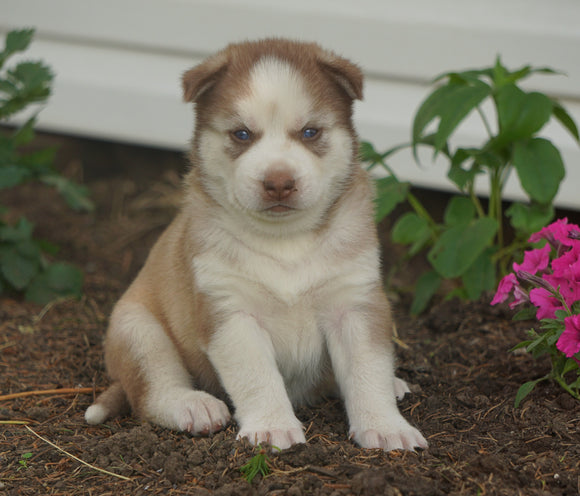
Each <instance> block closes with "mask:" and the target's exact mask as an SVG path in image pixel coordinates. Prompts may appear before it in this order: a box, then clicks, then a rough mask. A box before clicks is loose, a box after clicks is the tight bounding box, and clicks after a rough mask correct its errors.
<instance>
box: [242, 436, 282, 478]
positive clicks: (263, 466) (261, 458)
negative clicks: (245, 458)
mask: <svg viewBox="0 0 580 496" xmlns="http://www.w3.org/2000/svg"><path fill="white" fill-rule="evenodd" d="M273 448H274V449H278V448H276V447H273ZM257 449H258V453H257V454H256V455H254V456H253V457H252V458H250V461H249V462H248V463H246V464H245V465H243V466H242V467H240V472H241V473H242V476H243V477H244V479H246V480H247V481H248V482H249V483H250V484H251V483H252V481H253V480H254V477H256V475H258V474H262V477H265V476H267V475H268V474H269V473H270V464H269V463H270V459H269V458H268V453H267V451H266V449H265V448H262V446H261V445H258V446H257Z"/></svg>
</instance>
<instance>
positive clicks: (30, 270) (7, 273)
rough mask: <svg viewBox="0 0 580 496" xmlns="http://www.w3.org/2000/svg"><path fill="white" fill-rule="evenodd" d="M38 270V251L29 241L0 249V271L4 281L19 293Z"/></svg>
mask: <svg viewBox="0 0 580 496" xmlns="http://www.w3.org/2000/svg"><path fill="white" fill-rule="evenodd" d="M39 268H40V250H39V249H38V247H37V246H36V245H35V244H34V243H32V242H30V241H22V242H20V243H18V244H16V245H13V246H10V245H9V246H3V247H2V248H0V271H1V272H2V275H3V277H4V279H5V280H6V281H7V282H8V283H9V284H10V285H11V286H12V287H13V288H14V289H16V290H18V291H21V290H23V289H24V288H26V286H28V284H29V283H30V281H31V280H32V279H33V278H34V276H35V275H36V274H37V273H38V270H39Z"/></svg>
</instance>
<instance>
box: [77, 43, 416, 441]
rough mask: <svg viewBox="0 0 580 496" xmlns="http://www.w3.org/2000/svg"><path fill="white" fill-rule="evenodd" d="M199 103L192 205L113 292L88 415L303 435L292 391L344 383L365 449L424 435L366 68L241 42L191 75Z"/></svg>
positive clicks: (193, 428) (332, 388) (304, 50)
mask: <svg viewBox="0 0 580 496" xmlns="http://www.w3.org/2000/svg"><path fill="white" fill-rule="evenodd" d="M183 93H184V98H185V100H186V101H188V102H193V103H195V107H196V117H195V133H194V137H193V141H192V147H191V152H190V157H189V158H190V162H191V169H190V171H189V172H188V174H187V176H186V177H185V181H184V183H185V184H184V198H183V204H182V207H181V210H180V213H179V214H178V215H177V217H176V218H175V220H174V221H173V222H172V224H171V225H170V226H169V227H168V228H167V230H166V231H165V233H164V234H163V235H162V236H161V238H160V239H159V241H158V242H157V243H156V244H155V246H154V247H153V249H152V251H151V253H150V255H149V258H148V259H147V262H146V264H145V266H144V267H143V269H142V270H141V272H140V273H139V275H138V276H137V278H136V279H135V281H134V282H133V284H132V285H131V286H130V287H129V289H128V290H127V292H126V293H125V294H124V295H123V297H122V298H121V300H120V301H119V302H118V303H117V305H116V306H115V308H114V310H113V313H112V316H111V320H110V326H109V329H108V332H107V336H106V339H105V361H106V367H107V371H108V373H109V375H110V377H111V380H112V385H111V386H110V387H109V389H108V390H107V391H105V392H104V393H103V394H102V395H101V396H100V397H99V398H98V399H97V400H96V402H95V403H94V404H93V405H92V406H90V407H89V409H88V410H87V412H86V420H87V422H89V423H90V424H98V423H102V422H104V421H105V420H106V419H107V418H110V417H112V416H116V415H119V414H121V413H124V412H128V411H129V410H132V411H133V412H134V413H135V414H136V415H138V416H140V417H141V418H144V419H147V420H149V421H151V422H154V423H156V424H159V425H161V426H164V427H167V428H170V429H176V430H182V431H188V432H190V433H192V434H194V435H207V434H211V433H213V432H216V431H218V430H220V429H222V428H224V426H226V424H228V422H229V421H230V412H229V409H228V406H227V405H226V403H225V402H224V400H225V401H229V402H230V404H231V405H233V408H234V415H235V419H236V421H237V423H238V426H239V433H238V438H248V439H249V440H250V441H251V442H252V443H260V442H268V443H270V444H272V445H274V446H277V447H279V448H281V449H284V448H288V447H290V446H292V445H293V444H296V443H304V442H305V441H306V440H305V436H304V430H303V427H302V425H301V423H300V421H299V420H298V419H297V418H296V416H295V414H294V411H293V405H299V404H305V403H306V404H310V403H313V402H315V401H316V400H317V399H319V398H321V397H323V396H325V395H331V394H340V395H341V396H342V398H343V399H344V402H345V406H346V411H347V414H348V419H349V422H350V434H351V437H352V438H353V439H354V440H355V441H356V442H357V443H358V444H359V445H360V446H362V447H364V448H382V449H383V450H393V449H408V450H412V449H414V448H417V447H419V448H426V447H427V442H426V441H425V439H424V437H423V436H422V435H421V434H420V433H419V431H417V430H416V429H415V428H413V427H411V426H410V425H409V423H407V421H406V420H405V419H404V418H403V417H402V415H401V414H400V413H399V411H398V409H397V405H396V398H397V396H403V395H404V394H405V392H406V391H408V389H406V384H405V383H404V381H402V380H400V379H397V378H395V376H394V365H393V346H392V342H391V329H392V328H393V322H392V317H391V312H390V308H389V304H388V302H387V299H386V297H385V294H384V292H383V290H382V285H381V276H380V270H379V247H378V242H377V237H376V232H375V225H374V222H373V203H372V197H373V191H372V187H371V183H370V180H369V178H368V177H367V174H366V173H365V172H364V171H363V169H362V168H361V167H360V165H359V163H358V162H357V149H358V143H357V136H356V133H355V131H354V128H353V122H352V106H353V105H352V104H353V101H354V100H356V99H360V98H361V97H362V74H361V71H360V70H359V69H358V68H357V67H356V66H355V65H353V64H352V63H350V62H349V61H347V60H345V59H343V58H341V57H338V56H336V55H335V54H333V53H331V52H328V51H326V50H323V49H322V48H320V47H319V46H318V45H316V44H305V43H298V42H292V41H286V40H280V39H269V40H263V41H258V42H248V43H241V44H235V45H230V46H228V47H227V48H226V49H225V50H223V51H221V52H219V53H218V54H217V55H214V56H213V57H210V58H209V59H207V60H206V61H205V62H203V63H201V64H200V65H198V66H197V67H194V68H193V69H191V70H190V71H188V72H186V73H185V74H184V76H183Z"/></svg>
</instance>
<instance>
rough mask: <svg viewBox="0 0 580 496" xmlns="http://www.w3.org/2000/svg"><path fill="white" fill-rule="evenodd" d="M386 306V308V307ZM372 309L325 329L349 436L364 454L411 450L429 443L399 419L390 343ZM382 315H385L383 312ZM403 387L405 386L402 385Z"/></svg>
mask: <svg viewBox="0 0 580 496" xmlns="http://www.w3.org/2000/svg"><path fill="white" fill-rule="evenodd" d="M385 304H386V303H385ZM375 310H377V311H378V314H379V315H383V314H384V313H385V312H384V311H381V308H378V309H373V308H372V305H369V306H368V307H367V308H363V309H354V308H353V309H347V310H344V309H342V310H341V311H337V312H336V314H335V315H334V316H332V318H331V319H330V321H329V322H328V323H327V325H325V334H326V338H327V343H328V349H329V353H330V357H331V360H332V365H333V369H334V373H335V377H336V380H337V382H338V384H339V387H340V390H341V392H342V395H343V397H344V401H345V406H346V411H347V414H348V418H349V421H350V432H351V436H352V437H353V438H354V440H355V441H356V442H357V443H358V444H359V445H360V446H362V447H363V448H382V449H383V450H385V451H390V450H394V449H407V450H413V449H414V448H416V447H418V448H426V447H427V441H426V440H425V438H424V437H423V436H422V435H421V433H420V432H419V431H418V430H417V429H415V428H414V427H412V426H411V425H409V423H408V422H407V421H406V420H405V419H404V418H403V416H402V415H401V414H400V412H399V410H398V408H397V404H396V395H397V394H398V395H400V394H404V393H403V388H402V384H401V383H400V382H399V381H400V379H396V378H395V376H394V364H393V352H392V349H391V348H392V346H391V343H390V340H389V339H388V337H386V336H385V335H384V334H383V333H381V332H380V330H379V329H377V328H373V326H378V325H380V321H379V319H377V318H376V313H377V312H376V311H375ZM383 310H384V309H383ZM401 382H403V381H401Z"/></svg>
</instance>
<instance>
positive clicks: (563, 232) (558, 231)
mask: <svg viewBox="0 0 580 496" xmlns="http://www.w3.org/2000/svg"><path fill="white" fill-rule="evenodd" d="M573 230H576V231H578V230H580V228H579V227H578V226H577V225H575V224H568V219H567V218H566V217H564V218H563V219H558V220H557V221H556V222H553V223H552V224H550V225H549V226H547V227H544V228H542V229H541V230H540V231H539V232H537V233H534V234H532V235H531V236H530V239H529V240H528V241H529V242H530V243H537V242H538V241H540V240H541V239H547V240H548V242H549V243H550V244H551V245H552V246H555V247H558V246H559V245H561V244H562V245H566V246H572V243H573V240H572V239H570V238H569V237H568V234H569V233H570V231H573Z"/></svg>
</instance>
